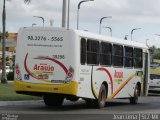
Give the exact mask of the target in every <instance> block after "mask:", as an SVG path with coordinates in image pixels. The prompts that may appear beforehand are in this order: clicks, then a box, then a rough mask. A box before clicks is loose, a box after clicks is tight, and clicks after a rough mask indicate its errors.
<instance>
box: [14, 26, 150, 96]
mask: <svg viewBox="0 0 160 120" xmlns="http://www.w3.org/2000/svg"><path fill="white" fill-rule="evenodd" d="M81 38H85V39H92V40H96V41H99V43H100V42H109V43H111V44H119V45H122V46H123V47H124V46H130V47H133V48H140V49H142V50H144V51H143V52H146V53H148V51H147V49H148V48H147V47H146V46H145V45H143V44H139V43H137V42H130V41H123V40H121V39H118V38H111V37H106V36H101V35H95V34H91V33H88V32H82V31H76V30H65V29H61V28H23V29H21V30H20V32H19V36H18V43H17V49H16V63H15V64H16V70H15V90H16V91H17V92H24V93H25V91H27V92H30V94H31V93H32V92H35V93H41V94H42V95H43V93H57V94H64V95H75V96H77V97H80V98H84V99H86V98H91V99H98V96H99V91H100V87H101V85H102V84H105V85H106V89H107V90H106V91H107V98H108V99H112V98H129V97H131V96H133V95H134V90H135V86H136V84H137V83H140V84H141V85H142V84H143V81H144V77H143V74H144V66H145V64H144V65H143V68H142V69H136V68H125V67H124V66H123V67H115V66H113V65H111V66H102V65H99V64H98V65H88V64H86V63H85V64H84V65H82V64H81V61H80V59H81V47H80V46H81V42H80V41H81ZM69 80H70V81H69ZM142 87H143V85H142Z"/></svg>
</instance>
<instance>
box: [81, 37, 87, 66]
mask: <svg viewBox="0 0 160 120" xmlns="http://www.w3.org/2000/svg"><path fill="white" fill-rule="evenodd" d="M86 48H87V47H86V39H85V38H81V64H82V65H84V64H85V63H86Z"/></svg>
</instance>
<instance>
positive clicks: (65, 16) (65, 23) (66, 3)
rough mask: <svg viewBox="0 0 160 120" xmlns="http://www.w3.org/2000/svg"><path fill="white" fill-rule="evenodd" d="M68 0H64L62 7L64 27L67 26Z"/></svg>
mask: <svg viewBox="0 0 160 120" xmlns="http://www.w3.org/2000/svg"><path fill="white" fill-rule="evenodd" d="M67 8H68V0H63V7H62V28H67V23H68V22H67V21H68V19H67V18H68V12H67V11H68V9H67Z"/></svg>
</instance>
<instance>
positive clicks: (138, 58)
mask: <svg viewBox="0 0 160 120" xmlns="http://www.w3.org/2000/svg"><path fill="white" fill-rule="evenodd" d="M133 54H134V67H135V68H142V66H143V64H142V63H143V59H142V55H143V54H142V49H139V48H135V49H134V52H133Z"/></svg>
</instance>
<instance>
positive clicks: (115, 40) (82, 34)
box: [20, 27, 149, 49]
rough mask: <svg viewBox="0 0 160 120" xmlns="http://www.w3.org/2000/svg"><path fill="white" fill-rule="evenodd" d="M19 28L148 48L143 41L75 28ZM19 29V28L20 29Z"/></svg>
mask: <svg viewBox="0 0 160 120" xmlns="http://www.w3.org/2000/svg"><path fill="white" fill-rule="evenodd" d="M21 29H25V30H40V31H41V30H45V31H53V30H56V31H71V32H74V33H75V34H77V35H78V36H80V37H85V38H90V39H93V40H101V41H107V42H110V43H116V44H122V45H126V46H132V47H136V48H142V49H149V48H148V46H147V45H145V44H144V43H140V42H136V41H130V40H124V39H121V38H116V37H111V36H105V35H99V34H96V33H91V32H88V31H81V30H75V29H65V28H58V27H23V28H21ZM21 29H20V30H21Z"/></svg>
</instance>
